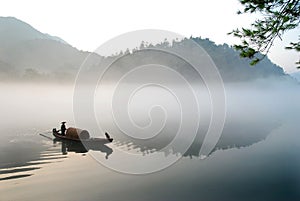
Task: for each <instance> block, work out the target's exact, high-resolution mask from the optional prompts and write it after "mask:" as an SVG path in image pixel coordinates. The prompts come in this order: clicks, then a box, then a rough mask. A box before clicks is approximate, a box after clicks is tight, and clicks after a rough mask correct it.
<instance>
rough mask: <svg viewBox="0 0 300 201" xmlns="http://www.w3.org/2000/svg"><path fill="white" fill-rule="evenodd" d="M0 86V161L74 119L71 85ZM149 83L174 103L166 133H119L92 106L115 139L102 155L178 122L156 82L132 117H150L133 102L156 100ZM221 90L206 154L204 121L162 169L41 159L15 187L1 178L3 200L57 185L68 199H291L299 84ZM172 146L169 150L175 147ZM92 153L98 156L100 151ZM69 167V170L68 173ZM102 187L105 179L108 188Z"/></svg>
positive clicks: (142, 145)
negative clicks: (123, 170)
mask: <svg viewBox="0 0 300 201" xmlns="http://www.w3.org/2000/svg"><path fill="white" fill-rule="evenodd" d="M0 88H1V92H2V93H1V106H0V107H1V116H0V117H1V127H0V129H1V137H0V138H1V143H0V149H1V150H0V151H1V153H6V154H5V155H4V157H1V161H2V162H1V165H2V163H3V161H9V160H20V159H21V158H22V157H21V158H20V154H19V155H18V157H17V156H16V155H14V154H13V153H11V152H7V147H8V146H10V145H11V146H12V145H13V144H16V145H18V143H21V144H22V145H26V144H27V145H28V146H31V147H32V149H33V147H36V146H37V144H38V143H45V142H47V144H48V143H49V142H48V141H45V142H43V141H42V142H40V140H39V139H43V138H42V137H41V136H38V133H39V132H41V131H45V130H51V129H52V128H53V127H58V126H59V123H60V121H62V120H66V121H67V122H68V123H67V125H68V126H74V125H76V124H75V123H74V121H73V112H72V101H73V100H72V94H73V86H72V85H51V84H22V85H21V84H1V86H0ZM107 90H109V87H108V88H107ZM149 90H150V91H151V90H157V92H152V93H156V94H161V95H162V97H166V98H168V100H169V101H168V102H169V103H170V104H169V105H168V108H167V111H170V110H172V108H174V111H171V119H167V120H170V121H169V122H168V124H166V126H167V127H166V129H165V130H164V131H163V133H164V134H165V138H163V137H161V138H160V139H162V141H160V142H157V140H156V139H153V140H152V141H151V140H150V141H149V140H148V141H143V140H139V141H136V140H133V139H132V138H128V137H126V136H124V135H122V133H120V132H118V130H117V129H115V126H114V125H113V122H110V120H111V119H110V118H108V119H106V117H107V116H106V115H104V114H107V113H106V112H108V111H109V110H108V111H97V112H99V113H98V115H102V116H98V119H105V120H106V122H102V123H103V124H102V125H103V128H104V129H105V130H107V131H109V132H110V134H111V135H112V136H113V137H114V138H115V143H113V144H109V145H108V146H109V147H111V148H112V149H113V152H112V154H111V155H109V157H108V159H107V160H108V161H109V160H112V159H114V158H119V152H122V151H124V152H136V151H135V150H140V151H143V152H144V153H145V154H147V149H149V150H153V151H158V152H160V147H161V146H164V145H165V143H166V142H168V135H169V137H170V136H172V134H174V133H173V131H175V130H176V129H177V125H176V121H177V120H178V119H177V118H176V117H175V115H177V114H178V110H177V109H176V108H178V107H177V105H176V101H175V100H174V99H173V97H172V96H170V95H168V94H165V92H164V91H162V89H156V88H155V87H153V88H148V89H146V91H144V92H143V91H140V94H138V96H137V97H136V99H135V100H134V102H133V103H134V104H133V105H132V106H131V111H132V112H133V118H134V120H136V121H137V122H138V124H139V125H140V126H143V125H146V124H147V123H149V122H148V121H147V115H145V114H144V112H146V111H144V110H143V109H142V110H141V107H140V104H141V102H143V101H144V100H143V98H142V97H143V96H145V98H147V101H146V104H147V102H151V101H155V100H156V97H149V96H147V92H149ZM225 90H226V101H227V107H226V109H227V113H226V122H225V126H224V130H223V134H222V136H221V139H220V141H219V142H218V144H217V147H216V150H215V151H214V152H213V153H212V154H211V155H210V156H209V157H208V158H207V159H205V160H200V159H199V156H197V154H198V153H199V147H200V146H201V142H202V141H201V140H203V138H202V137H201V134H203V133H202V132H204V131H205V127H206V123H207V122H203V124H202V127H201V128H200V133H199V136H197V138H196V139H195V142H194V144H193V145H192V147H191V148H190V149H189V150H188V151H187V153H179V154H182V155H184V154H185V156H189V157H183V158H182V159H180V160H179V162H177V163H175V164H174V165H172V166H171V167H169V168H167V169H165V170H163V171H161V172H156V173H155V174H150V175H144V176H139V177H137V176H130V175H123V174H119V173H116V172H114V171H111V170H110V169H106V168H103V166H102V165H100V164H98V163H97V162H96V161H95V160H93V159H91V158H90V157H88V158H86V157H83V156H81V155H78V156H77V157H75V156H72V155H68V157H69V159H67V160H65V161H63V162H62V163H58V164H55V163H54V164H50V165H48V166H49V167H48V168H47V165H46V166H45V167H43V168H42V169H41V170H42V171H36V172H33V174H34V175H33V176H31V177H28V178H27V179H22V180H19V182H20V184H19V185H17V186H15V185H11V184H10V183H11V182H10V181H7V183H4V188H1V189H0V192H1V196H4V197H5V198H11V199H9V200H32V199H33V198H36V199H40V200H43V199H44V200H45V199H46V198H47V199H51V200H55V199H56V198H57V194H52V193H51V192H56V191H59V188H61V187H60V186H61V185H63V186H64V192H61V193H60V197H63V198H66V199H69V200H82V199H85V200H95V199H97V198H99V196H100V195H101V197H102V198H103V199H105V200H118V199H119V197H117V196H119V193H121V194H122V200H141V199H143V198H145V196H146V198H147V199H149V200H166V199H167V200H182V199H183V198H184V197H187V196H188V197H189V199H190V200H199V198H203V199H205V200H220V199H224V198H227V199H228V200H274V199H275V200H295V198H297V197H299V191H298V189H299V184H300V177H299V176H300V175H299V167H300V166H299V165H300V163H299V151H300V143H299V142H300V140H299V132H298V131H299V128H300V127H299V124H298V122H297V121H298V120H299V115H300V113H299V111H300V106H299V100H300V96H299V90H300V88H299V85H298V84H294V83H291V82H283V81H279V80H274V79H273V80H260V81H255V82H248V83H231V84H225ZM96 97H97V96H96ZM151 99H152V100H151ZM145 100H146V99H145ZM161 100H163V99H161ZM151 115H153V117H157V118H158V119H159V120H161V119H160V118H163V117H164V114H163V113H161V112H160V111H153V114H151ZM202 115H203V116H204V117H203V118H202V119H205V116H206V115H208V116H209V113H208V112H207V114H206V113H205V112H204V113H203V114H202ZM140 117H141V118H140ZM84 128H85V129H87V130H89V131H90V134H91V135H93V136H103V133H98V128H92V127H89V125H86V127H84ZM186 135H188V133H186ZM49 136H51V135H49ZM39 137H40V138H39ZM29 139H30V140H31V142H30V143H29ZM122 142H123V143H122ZM32 143H33V144H32ZM50 144H51V143H50ZM33 145H34V146H33ZM48 146H49V145H48ZM21 147H23V146H20V145H18V146H14V150H15V152H17V153H18V149H20V148H21ZM128 149H129V150H128ZM174 150H175V152H176V147H175V148H174ZM91 152H92V153H93V154H98V155H99V157H102V158H103V159H104V154H103V153H102V152H97V151H91ZM26 153H27V152H24V153H23V154H25V155H26ZM136 153H138V154H141V153H140V152H136ZM27 154H32V153H31V152H28V153H27ZM161 154H170V153H164V152H162V153H161ZM25 155H24V156H23V157H25ZM13 157H17V158H13ZM190 157H191V158H192V160H190V159H189V158H190ZM29 159H30V155H29ZM126 162H127V161H126V158H119V165H121V166H122V165H124V166H125V165H126V166H134V164H128V163H126ZM70 170H72V172H74V173H76V174H73V173H72V174H71V175H70V174H69V171H70ZM52 172H53V173H52ZM54 172H55V173H54ZM67 172H68V173H67ZM79 173H80V174H79ZM48 174H49V175H52V174H55V175H56V176H55V177H53V178H52V179H51V180H44V179H42V178H45V177H47V175H48ZM60 178H63V179H60ZM105 178H106V179H105ZM11 181H12V182H13V181H14V180H11ZM23 181H27V182H23ZM78 181H80V186H81V187H82V186H84V189H85V190H84V191H79V190H75V191H74V189H79V186H78V185H77V184H76V183H78ZM2 182H6V181H2ZM58 183H59V184H60V185H57V184H58ZM128 183H130V184H131V185H128ZM225 184H226V185H225ZM39 186H42V187H39ZM104 186H110V190H107V189H106V188H104ZM24 189H27V190H30V193H24ZM49 189H52V190H51V191H50V190H49ZM87 189H89V190H87ZM133 189H134V190H133ZM208 189H212V190H208ZM10 192H17V193H10ZM22 192H23V193H24V194H22ZM37 192H39V194H38V195H37ZM71 192H72V193H71ZM112 192H119V193H112ZM122 192H123V193H122ZM129 192H130V193H129ZM154 192H159V193H154ZM21 194H22V196H21Z"/></svg>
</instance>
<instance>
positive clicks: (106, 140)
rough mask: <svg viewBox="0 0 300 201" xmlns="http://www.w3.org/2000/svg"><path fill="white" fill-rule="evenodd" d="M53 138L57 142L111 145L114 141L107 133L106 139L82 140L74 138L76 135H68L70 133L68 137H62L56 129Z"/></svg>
mask: <svg viewBox="0 0 300 201" xmlns="http://www.w3.org/2000/svg"><path fill="white" fill-rule="evenodd" d="M52 133H53V136H54V137H55V139H56V140H71V141H76V142H95V143H97V142H98V143H103V144H106V143H110V142H112V141H113V138H110V136H109V135H108V134H107V133H105V135H106V138H90V137H89V136H88V138H80V137H78V136H77V137H74V135H68V132H67V134H66V135H61V134H60V133H59V132H58V131H57V130H56V129H55V128H54V129H53V130H52Z"/></svg>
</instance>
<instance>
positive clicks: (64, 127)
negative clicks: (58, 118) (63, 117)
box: [60, 124, 67, 135]
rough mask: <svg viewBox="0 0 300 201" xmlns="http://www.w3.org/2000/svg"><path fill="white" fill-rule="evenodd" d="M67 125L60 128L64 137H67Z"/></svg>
mask: <svg viewBox="0 0 300 201" xmlns="http://www.w3.org/2000/svg"><path fill="white" fill-rule="evenodd" d="M66 130H67V129H66V125H65V124H63V125H61V127H60V131H61V134H62V135H66Z"/></svg>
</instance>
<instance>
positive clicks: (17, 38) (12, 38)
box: [0, 17, 68, 46]
mask: <svg viewBox="0 0 300 201" xmlns="http://www.w3.org/2000/svg"><path fill="white" fill-rule="evenodd" d="M36 39H48V40H55V41H58V42H61V43H64V44H68V43H67V42H65V41H64V40H63V39H61V38H59V37H57V36H51V35H49V34H44V33H41V32H40V31H38V30H36V29H35V28H33V27H32V26H31V25H29V24H27V23H26V22H23V21H21V20H19V19H17V18H15V17H0V43H1V45H2V46H3V45H4V46H11V45H14V44H17V43H20V42H24V41H28V40H36Z"/></svg>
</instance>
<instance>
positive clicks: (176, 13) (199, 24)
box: [0, 0, 300, 72]
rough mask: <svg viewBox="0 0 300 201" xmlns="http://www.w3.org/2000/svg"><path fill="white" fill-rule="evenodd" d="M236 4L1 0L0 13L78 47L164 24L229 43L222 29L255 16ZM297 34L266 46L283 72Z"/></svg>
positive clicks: (291, 66)
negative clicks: (290, 47) (288, 49)
mask: <svg viewBox="0 0 300 201" xmlns="http://www.w3.org/2000/svg"><path fill="white" fill-rule="evenodd" d="M239 8H241V7H240V4H239V2H238V0H211V1H208V0H193V1H190V0H185V1H182V0H178V1H177V0H173V1H168V0H151V1H141V0H125V1H124V0H106V1H99V0H85V1H76V0H73V1H71V0H64V1H63V0H60V1H59V0H51V1H50V0H44V1H40V0H26V1H22V0H1V6H0V15H1V16H13V17H16V18H18V19H20V20H22V21H25V22H27V23H28V24H30V25H32V26H33V27H34V28H36V29H37V30H39V31H41V32H43V33H48V34H50V35H55V36H59V37H60V38H62V39H64V40H65V41H67V42H68V43H69V44H71V45H72V46H74V47H76V48H78V49H80V50H86V51H94V50H95V49H96V48H97V47H98V46H100V45H101V44H103V43H105V42H106V41H108V40H109V39H111V38H114V37H116V36H118V35H120V34H123V33H126V32H130V31H135V30H140V29H162V30H168V31H172V32H176V33H179V34H181V35H184V36H187V37H189V36H191V35H193V36H201V37H202V38H209V39H211V40H213V41H214V42H216V43H217V44H223V43H228V44H229V45H232V44H234V43H238V42H239V40H238V39H237V38H234V37H232V36H228V35H227V33H228V32H230V31H232V29H234V28H237V27H241V26H249V25H250V23H251V22H253V21H254V20H255V17H256V16H255V15H237V14H236V12H237V10H238V9H239ZM299 34H300V29H299V28H298V29H297V30H294V31H292V32H290V33H287V35H286V36H285V37H283V41H279V40H278V41H277V42H276V44H275V46H274V47H273V48H272V49H271V52H270V55H269V57H270V59H271V60H272V61H273V62H274V63H276V64H278V65H280V66H282V67H283V68H284V70H285V71H286V72H293V71H296V65H295V62H296V61H297V60H299V57H300V56H299V53H297V52H295V51H291V50H290V51H287V50H284V46H285V45H288V44H289V42H290V41H297V40H298V35H299Z"/></svg>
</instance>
